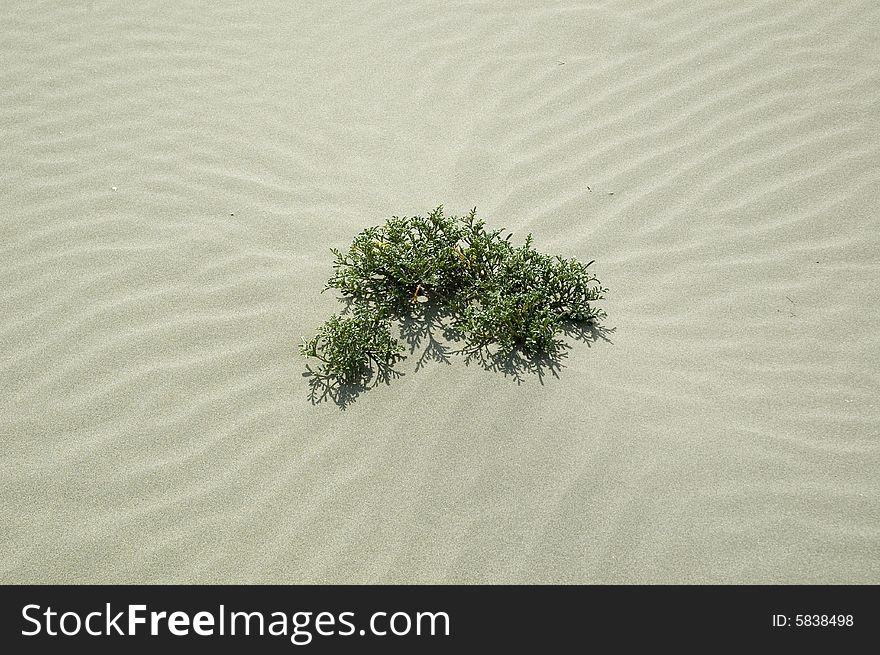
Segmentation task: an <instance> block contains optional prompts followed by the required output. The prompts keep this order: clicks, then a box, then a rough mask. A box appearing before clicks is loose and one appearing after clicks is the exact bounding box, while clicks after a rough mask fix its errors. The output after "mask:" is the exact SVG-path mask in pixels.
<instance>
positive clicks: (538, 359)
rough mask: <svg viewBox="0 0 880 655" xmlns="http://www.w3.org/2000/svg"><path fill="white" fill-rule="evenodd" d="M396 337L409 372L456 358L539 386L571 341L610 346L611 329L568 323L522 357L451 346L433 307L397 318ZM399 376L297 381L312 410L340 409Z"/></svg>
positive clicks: (311, 374)
mask: <svg viewBox="0 0 880 655" xmlns="http://www.w3.org/2000/svg"><path fill="white" fill-rule="evenodd" d="M398 320H399V324H400V335H401V338H402V339H403V341H404V342H405V344H406V346H407V349H408V350H409V354H410V355H415V354H416V353H417V352H418V353H419V355H418V358H417V359H416V363H415V370H416V371H419V370H421V369H422V368H424V367H425V366H426V365H427V364H428V363H429V362H436V363H442V364H447V365H451V364H452V359H453V357H462V358H463V359H464V363H465V364H466V365H471V364H477V365H479V366H481V367H482V368H483V369H485V370H486V371H490V372H493V373H501V374H502V375H504V377H509V378H513V379H514V380H515V381H516V383H517V384H522V383H523V382H524V381H525V380H526V378H528V377H535V378H537V380H538V382H539V383H540V384H542V385H543V384H544V379H545V378H546V377H547V376H548V375H549V376H552V377H554V378H559V374H560V372H561V371H562V369H563V368H565V364H564V362H565V360H566V359H567V358H568V353H569V351H570V350H571V349H572V342H577V343H584V344H586V345H587V347H592V346H593V345H594V344H596V343H597V342H599V341H603V342H606V343H610V344H613V343H614V342H613V341H612V340H611V337H610V335H612V334H613V333H614V332H615V331H616V330H617V328H608V327H605V326H603V325H602V324H601V323H598V322H584V323H568V324H566V325H565V326H564V327H563V329H562V331H561V334H562V338H559V339H557V340H556V341H555V342H554V346H553V348H551V349H550V351H548V352H544V353H540V354H531V353H526V352H524V351H522V350H520V349H516V350H513V351H510V352H500V351H498V350H496V349H493V347H492V345H491V344H473V345H469V344H465V345H462V346H460V347H454V345H457V344H459V343H461V342H462V341H463V340H462V339H460V338H459V337H457V336H456V335H455V334H454V333H452V332H451V331H450V329H449V326H448V325H447V323H446V322H445V321H444V316H443V314H442V313H441V312H440V309H439V308H437V307H427V308H426V309H425V310H424V312H423V313H422V314H421V315H419V316H415V317H413V316H405V317H400V318H399V319H398ZM403 375H404V374H403V373H402V372H400V371H397V370H395V369H393V368H392V367H390V366H382V367H377V366H375V365H374V366H373V368H372V369H371V375H370V376H369V378H368V379H367V381H365V382H362V383H357V384H345V383H341V382H340V381H339V380H338V379H337V378H335V377H334V376H331V375H327V374H324V373H322V372H320V371H317V370H315V369H313V368H311V366H308V365H307V366H306V372H305V373H303V377H306V378H308V379H309V395H308V398H309V401H310V402H311V403H312V404H313V405H317V404H320V403H323V402H328V401H329V402H333V403H335V404H336V405H337V406H339V407H340V409H343V410H344V409H346V408H347V407H348V406H349V405H350V404H352V403H354V402H355V401H356V400H357V398H358V397H359V396H360V395H361V394H362V393H364V392H366V391H369V390H370V389H373V388H375V387H377V386H379V385H380V384H385V385H389V384H391V381H392V380H396V379H398V378H400V377H403Z"/></svg>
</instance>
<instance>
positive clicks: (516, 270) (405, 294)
mask: <svg viewBox="0 0 880 655" xmlns="http://www.w3.org/2000/svg"><path fill="white" fill-rule="evenodd" d="M502 234H503V230H488V229H487V228H486V225H485V223H484V222H483V221H482V220H478V219H477V218H476V209H474V210H472V211H471V212H470V213H469V214H468V215H467V216H464V217H455V216H446V215H444V213H443V207H442V206H441V207H438V208H437V209H435V210H434V211H433V212H431V213H430V214H428V215H427V216H426V217H421V216H413V217H402V218H401V217H396V216H395V217H392V218H391V219H389V220H387V221H386V222H385V224H384V225H381V226H376V227H370V228H367V229H366V230H364V231H363V232H361V233H360V234H358V235H357V236H356V237H355V238H354V241H353V242H352V244H351V246H350V248H349V249H348V251H347V252H345V253H343V252H342V251H340V250H336V249H333V251H332V252H333V254H334V256H335V260H334V263H333V275H332V276H331V278H330V280H329V281H328V283H327V287H326V288H327V289H335V290H337V291H339V292H340V293H341V294H342V296H343V298H344V299H345V300H346V301H347V302H348V303H349V305H350V307H351V308H352V309H353V313H352V314H351V315H350V316H348V317H340V316H333V317H331V318H330V320H329V321H327V322H326V323H325V324H324V325H323V326H322V327H321V328H319V331H318V334H317V335H316V336H315V337H313V338H312V339H311V340H308V341H305V340H304V343H303V346H302V348H301V349H302V353H303V354H304V355H307V356H311V357H317V358H318V359H320V360H321V362H322V366H321V369H320V371H319V372H318V373H319V374H320V375H321V376H322V377H323V378H325V379H327V378H330V379H335V380H336V381H338V382H339V383H341V384H366V383H367V382H369V380H370V378H371V377H372V369H373V367H376V368H377V369H378V370H379V372H382V371H386V372H387V370H388V369H390V368H391V367H392V366H393V365H394V363H396V362H397V361H398V360H399V359H400V358H402V355H401V351H402V350H403V348H402V346H401V344H399V343H398V342H397V341H396V340H395V339H394V338H393V337H392V336H391V333H390V321H391V320H392V319H395V320H400V321H407V320H419V319H423V320H424V319H426V317H427V316H428V315H429V314H430V315H431V316H440V317H441V320H442V321H444V326H445V332H446V334H447V335H448V336H450V337H452V338H453V339H456V340H462V341H463V342H464V346H463V348H462V350H463V351H464V352H467V353H470V354H473V353H475V352H478V351H487V352H488V351H493V352H492V355H493V356H494V357H499V356H500V357H504V356H509V355H512V354H514V353H516V354H521V355H523V356H525V357H526V358H530V357H531V358H535V357H546V356H550V357H552V356H554V355H556V354H558V353H559V350H560V348H562V345H563V342H562V340H561V339H560V334H562V333H564V332H566V331H567V329H568V328H569V327H572V326H580V327H585V326H592V325H596V324H597V323H598V321H600V320H601V319H602V318H604V316H605V313H604V312H603V311H601V310H598V309H596V308H595V307H594V306H593V304H592V303H594V302H595V301H598V300H601V299H602V298H603V294H604V293H605V291H606V289H605V288H603V287H602V286H601V285H600V284H599V281H598V279H596V277H595V276H593V275H592V274H591V273H590V272H589V271H588V267H589V266H590V264H592V263H593V262H589V263H587V264H583V263H581V262H579V261H577V260H575V259H563V258H561V257H556V256H552V255H547V254H544V253H541V252H538V251H537V250H535V248H534V246H533V241H532V236H531V235H529V236H528V237H527V238H526V240H525V243H524V244H523V245H521V246H519V247H517V246H514V245H513V244H512V243H511V237H512V235H511V234H507V235H506V236H502ZM432 320H433V319H432ZM493 349H494V350H493Z"/></svg>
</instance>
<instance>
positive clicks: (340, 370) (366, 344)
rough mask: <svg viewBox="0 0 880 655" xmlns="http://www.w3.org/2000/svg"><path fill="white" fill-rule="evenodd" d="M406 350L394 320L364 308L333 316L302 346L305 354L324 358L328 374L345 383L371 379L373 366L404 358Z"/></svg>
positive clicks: (385, 364)
mask: <svg viewBox="0 0 880 655" xmlns="http://www.w3.org/2000/svg"><path fill="white" fill-rule="evenodd" d="M402 350H403V345H402V344H401V343H400V342H398V341H397V340H396V339H395V338H394V337H392V336H391V330H390V323H389V322H388V321H387V320H384V319H382V317H381V316H380V315H379V314H377V313H375V312H369V311H363V310H361V311H355V313H354V314H352V315H351V316H335V315H334V316H331V317H330V319H329V320H328V321H327V322H326V323H324V324H323V325H322V326H321V327H320V328H318V333H317V334H316V335H315V336H314V337H312V338H311V339H309V340H308V341H306V340H305V339H303V342H302V345H301V346H300V352H301V353H302V354H303V355H305V356H307V357H316V358H318V359H319V360H321V362H322V365H323V367H324V369H325V371H326V373H328V374H331V375H333V376H335V377H336V378H337V379H338V380H339V381H340V382H341V383H342V384H358V383H363V382H365V381H366V380H369V378H370V377H371V375H372V370H371V365H375V366H377V367H379V368H380V369H381V368H384V367H387V366H392V365H393V364H394V363H395V362H396V361H397V360H398V359H401V358H402V357H403V356H402V355H401V354H400V353H401V351H402Z"/></svg>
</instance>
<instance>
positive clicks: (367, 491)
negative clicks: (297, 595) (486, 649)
mask: <svg viewBox="0 0 880 655" xmlns="http://www.w3.org/2000/svg"><path fill="white" fill-rule="evenodd" d="M293 4H294V3H286V2H274V3H259V6H252V4H251V3H240V2H235V3H233V2H222V3H217V2H187V3H170V4H168V3H154V2H143V3H124V5H125V6H119V5H118V3H109V2H91V3H42V4H39V5H34V4H32V3H24V2H9V3H4V4H3V6H2V9H0V25H2V27H0V42H2V49H0V53H2V54H0V56H2V66H0V79H2V84H0V98H2V102H0V136H2V143H3V164H2V171H3V172H2V184H0V200H2V210H3V211H2V217H0V248H2V258H0V287H2V288H0V299H2V300H0V335H2V336H0V392H2V405H0V439H2V446H3V447H2V452H0V581H2V582H7V583H9V582H11V583H24V582H58V583H74V582H102V583H109V582H125V583H135V582H138V583H215V582H217V583H219V582H228V583H257V582H265V583H294V582H302V583H306V582H321V583H323V582H327V583H330V582H334V583H336V582H346V583H377V582H390V583H422V582H431V583H454V582H468V583H501V582H504V583H661V582H664V583H771V582H781V583H863V582H871V583H880V406H878V398H880V393H878V391H880V379H878V371H880V329H878V319H880V310H878V307H880V285H878V279H880V219H878V207H880V127H878V125H880V121H878V116H880V38H878V34H880V5H878V4H877V3H876V2H872V1H870V0H867V1H854V2H841V3H829V2H818V1H816V2H803V1H801V0H781V1H777V2H764V1H757V0H747V1H745V2H743V1H738V2H732V1H730V2H712V3H709V2H705V3H702V2H701V3H692V2H685V1H683V0H672V1H667V2H647V1H637V0H628V1H624V0H619V1H610V2H595V3H589V2H583V3H578V2H561V3H554V2H541V3H533V2H519V3H515V2H493V3H483V2H467V3H458V4H456V3H427V2H424V3H421V2H403V3H401V2H382V3H363V2H350V3H341V4H340V3H313V5H309V6H304V5H305V3H296V4H298V5H301V6H296V7H294V6H291V5H293ZM441 203H442V204H444V206H445V207H446V210H447V212H449V213H455V214H462V213H465V212H467V211H468V210H469V209H470V208H471V207H473V206H477V208H478V212H479V214H480V215H481V216H483V217H484V218H486V219H487V220H488V221H489V222H490V223H491V224H492V225H497V226H499V227H500V226H504V227H507V228H509V229H510V230H512V231H513V232H515V233H516V234H517V235H520V236H521V237H522V236H524V235H525V234H526V233H528V232H531V233H533V234H534V237H535V243H536V246H537V247H539V248H540V249H543V250H546V251H550V252H556V253H559V254H562V255H565V256H569V257H578V258H581V259H583V260H591V259H595V260H596V263H595V264H594V265H593V267H594V268H593V269H591V270H595V272H596V273H597V274H598V275H599V276H600V278H601V280H602V282H603V283H604V284H605V285H606V286H608V287H609V288H610V292H609V295H608V299H607V301H606V302H605V303H604V304H603V307H604V308H605V310H606V311H607V312H608V315H609V318H608V321H607V322H606V325H607V327H608V328H609V329H612V330H613V331H612V332H610V333H609V335H608V336H609V339H610V340H609V341H607V342H606V341H601V340H600V341H597V342H595V343H589V344H584V343H580V344H577V343H575V344H573V347H572V349H571V350H570V351H569V352H568V357H567V358H566V359H565V360H564V361H563V368H562V370H561V371H560V373H559V376H558V378H556V377H553V376H549V377H545V378H544V379H543V380H541V379H538V378H537V377H535V376H526V377H525V379H523V380H522V381H521V382H520V383H517V381H515V380H513V379H511V378H510V377H505V376H504V375H502V374H500V373H497V372H491V371H486V370H483V369H482V368H480V367H479V366H474V365H471V366H466V365H465V364H464V362H463V361H462V360H461V359H460V358H453V359H452V360H451V362H450V363H448V364H446V363H441V362H432V361H428V362H427V363H426V364H425V365H424V366H422V367H420V368H419V370H416V360H417V359H418V357H419V354H420V353H418V352H417V353H416V354H415V355H413V356H411V357H410V358H409V359H408V360H407V362H406V363H405V364H404V365H403V366H402V367H401V370H402V372H404V373H405V375H404V376H403V377H402V378H400V379H399V380H397V381H395V382H393V383H392V384H390V385H388V386H380V387H378V388H376V389H373V390H371V391H369V392H367V393H364V394H361V395H360V396H358V397H357V398H355V399H354V402H352V403H351V404H350V405H348V406H347V407H346V408H345V409H342V408H340V407H339V406H337V405H336V404H334V403H333V402H323V403H318V404H312V403H310V402H309V400H308V398H307V394H308V385H307V380H306V379H305V378H304V377H303V372H304V364H305V362H304V360H303V359H302V358H301V357H300V356H299V354H298V351H297V345H298V343H299V341H300V338H301V337H302V336H305V335H309V334H311V333H312V332H313V331H314V329H315V327H316V326H317V325H318V324H319V323H320V322H321V321H323V320H324V319H325V318H327V317H328V316H329V315H330V314H331V313H332V312H334V311H337V310H338V309H339V307H340V305H339V304H338V302H337V300H336V298H335V297H334V295H333V294H332V293H325V294H323V295H322V294H320V293H319V291H320V289H321V287H322V286H323V283H324V281H325V280H326V279H327V277H328V276H329V274H330V263H331V256H330V253H329V250H328V249H329V248H330V247H331V246H335V247H344V246H346V245H347V244H348V243H349V242H350V240H351V238H352V237H353V236H354V235H355V234H356V233H357V232H358V231H360V230H361V229H363V228H364V227H366V226H368V225H374V224H377V223H380V222H381V221H382V220H383V219H384V218H386V217H387V216H390V215H392V214H398V215H404V214H407V215H411V214H416V213H422V214H423V213H425V212H427V211H429V210H430V209H432V208H433V207H435V206H436V205H438V204H441Z"/></svg>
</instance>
